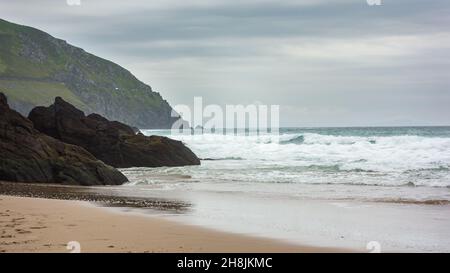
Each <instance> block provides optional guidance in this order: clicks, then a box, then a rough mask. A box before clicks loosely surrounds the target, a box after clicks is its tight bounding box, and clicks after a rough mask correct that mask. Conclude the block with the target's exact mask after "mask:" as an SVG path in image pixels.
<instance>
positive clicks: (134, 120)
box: [0, 19, 178, 129]
mask: <svg viewBox="0 0 450 273" xmlns="http://www.w3.org/2000/svg"><path fill="white" fill-rule="evenodd" d="M0 92H3V93H5V94H6V95H7V96H8V98H9V105H10V106H11V108H13V109H15V110H17V111H18V112H20V113H21V114H22V115H24V116H27V115H28V113H29V112H30V111H31V109H33V108H34V107H36V106H48V105H50V104H51V103H52V102H53V100H54V98H55V97H57V96H60V97H62V98H63V99H64V100H66V101H68V102H70V103H71V104H73V105H75V106H76V107H77V108H79V109H81V110H82V111H84V112H85V113H87V114H90V113H97V114H100V115H102V116H104V117H106V118H107V119H109V120H117V121H120V122H123V123H125V124H129V125H130V126H134V127H138V128H145V129H164V128H170V127H171V126H172V124H173V122H174V121H176V120H177V119H178V118H176V117H171V112H172V107H171V106H170V105H169V103H168V102H167V101H166V100H164V99H163V98H162V97H161V95H160V94H159V93H157V92H154V91H153V90H152V88H151V87H150V86H148V85H146V84H144V83H143V82H141V81H139V80H138V79H137V78H136V77H135V76H133V75H132V74H131V73H130V72H129V71H128V70H126V69H124V68H123V67H121V66H119V65H117V64H115V63H113V62H111V61H108V60H105V59H102V58H99V57H97V56H94V55H92V54H90V53H88V52H86V51H84V50H83V49H81V48H78V47H75V46H72V45H70V44H68V43H67V42H66V41H64V40H60V39H57V38H54V37H52V36H51V35H49V34H47V33H45V32H43V31H40V30H37V29H34V28H31V27H27V26H21V25H17V24H13V23H10V22H7V21H4V20H1V19H0Z"/></svg>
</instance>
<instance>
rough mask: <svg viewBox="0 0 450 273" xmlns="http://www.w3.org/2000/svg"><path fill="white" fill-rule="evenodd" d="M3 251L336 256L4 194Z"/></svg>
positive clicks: (0, 199) (0, 213) (0, 217)
mask: <svg viewBox="0 0 450 273" xmlns="http://www.w3.org/2000/svg"><path fill="white" fill-rule="evenodd" d="M0 208H1V209H0V226H1V234H0V252H70V250H68V249H67V243H68V242H70V241H77V242H79V243H80V246H81V252H334V251H336V249H329V248H317V247H309V246H299V245H289V244H286V243H283V242H278V241H274V240H268V239H264V238H256V237H247V236H242V235H236V234H232V233H224V232H218V231H213V230H208V229H203V228H201V227H195V226H188V225H183V224H180V223H175V222H172V221H168V220H165V219H161V218H158V217H148V216H140V215H136V214H128V213H122V212H116V211H112V210H108V209H104V208H99V207H95V206H94V205H92V204H90V203H88V202H84V201H72V200H50V199H42V198H29V197H15V196H5V195H0Z"/></svg>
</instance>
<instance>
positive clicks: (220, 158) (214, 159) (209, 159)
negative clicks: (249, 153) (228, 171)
mask: <svg viewBox="0 0 450 273" xmlns="http://www.w3.org/2000/svg"><path fill="white" fill-rule="evenodd" d="M200 160H204V161H216V160H244V158H242V157H239V156H230V157H218V158H211V157H206V158H201V159H200Z"/></svg>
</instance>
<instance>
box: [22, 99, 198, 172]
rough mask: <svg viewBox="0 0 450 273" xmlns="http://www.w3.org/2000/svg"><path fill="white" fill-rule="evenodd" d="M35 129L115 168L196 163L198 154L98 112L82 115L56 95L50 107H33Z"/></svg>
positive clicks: (164, 138) (179, 142) (170, 140)
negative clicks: (141, 132) (83, 150)
mask: <svg viewBox="0 0 450 273" xmlns="http://www.w3.org/2000/svg"><path fill="white" fill-rule="evenodd" d="M28 118H29V119H30V120H31V121H32V122H33V123H34V126H35V128H36V129H37V130H39V131H41V132H42V133H45V134H48V135H49V136H52V137H54V138H57V139H59V140H61V141H63V142H66V143H71V144H75V145H78V146H81V147H83V148H85V149H86V150H88V151H89V152H90V153H92V154H93V155H94V156H95V157H97V158H98V159H100V160H102V161H103V162H105V163H106V164H109V165H111V166H114V167H117V168H128V167H161V166H185V165H199V164H200V160H199V159H198V157H197V156H196V155H195V154H194V153H193V152H192V151H191V150H190V149H189V148H187V147H186V146H185V145H184V144H183V143H182V142H181V141H176V140H172V139H170V138H167V137H161V136H151V137H147V136H144V135H143V134H139V133H138V134H136V133H135V131H134V130H133V128H131V127H130V126H128V125H125V124H123V123H120V122H117V121H109V120H107V119H106V118H104V117H102V116H100V115H98V114H90V115H88V116H85V115H84V113H83V112H82V111H80V110H78V109H77V108H75V107H74V106H73V105H71V104H70V103H68V102H66V101H64V100H63V99H62V98H59V97H57V98H56V99H55V102H54V104H52V105H50V106H49V107H36V108H34V109H33V110H32V111H31V112H30V115H29V117H28Z"/></svg>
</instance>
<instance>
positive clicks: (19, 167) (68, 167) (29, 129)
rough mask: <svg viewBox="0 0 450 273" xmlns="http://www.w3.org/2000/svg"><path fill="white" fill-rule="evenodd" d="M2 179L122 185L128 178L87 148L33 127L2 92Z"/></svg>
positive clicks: (0, 98)
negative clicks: (15, 109) (10, 104)
mask: <svg viewBox="0 0 450 273" xmlns="http://www.w3.org/2000/svg"><path fill="white" fill-rule="evenodd" d="M0 155H1V156H0V180H3V181H16V182H42V183H58V184H73V185H120V184H123V183H124V182H126V181H127V178H126V177H125V176H124V175H123V174H122V173H120V172H119V171H118V170H116V169H114V168H113V167H111V166H108V165H106V164H104V163H103V162H101V161H100V160H98V159H96V158H95V157H94V156H93V155H92V154H90V153H89V152H88V151H86V150H85V149H83V148H81V147H78V146H75V145H71V144H66V143H63V142H62V141H60V140H57V139H54V138H52V137H50V136H48V135H45V134H43V133H41V132H39V131H38V130H36V129H35V128H34V127H33V123H32V122H31V121H30V120H29V119H27V118H25V117H23V116H22V115H21V114H19V113H18V112H16V111H14V110H12V109H10V107H9V105H8V103H7V99H6V96H5V95H4V94H3V93H0Z"/></svg>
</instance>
